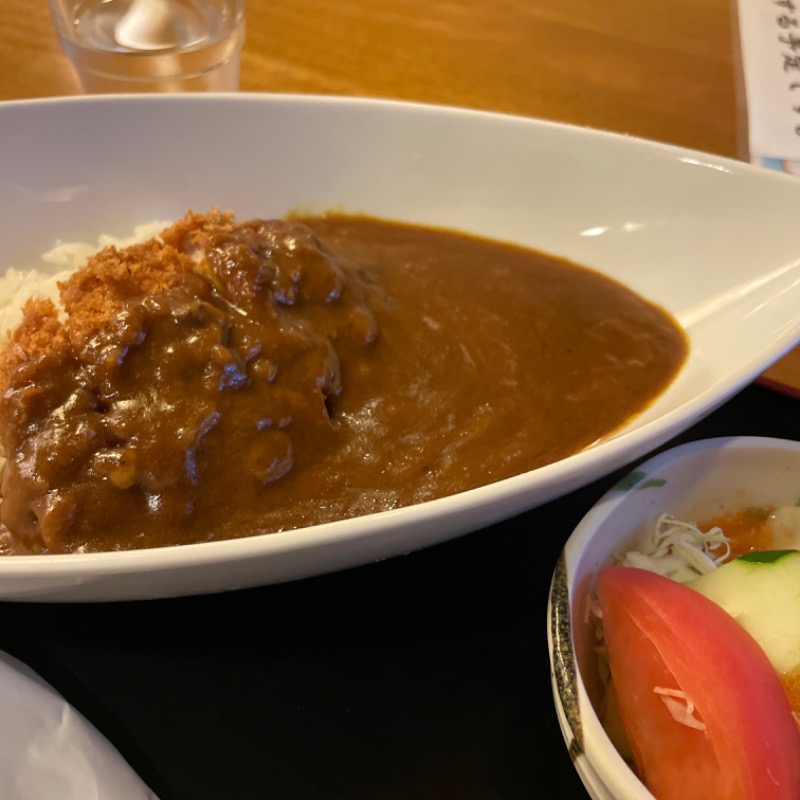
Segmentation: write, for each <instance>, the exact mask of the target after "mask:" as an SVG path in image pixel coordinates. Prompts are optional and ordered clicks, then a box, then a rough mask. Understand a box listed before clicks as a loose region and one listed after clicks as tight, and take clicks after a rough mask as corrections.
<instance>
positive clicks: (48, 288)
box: [0, 221, 171, 342]
mask: <svg viewBox="0 0 800 800" xmlns="http://www.w3.org/2000/svg"><path fill="white" fill-rule="evenodd" d="M170 224H171V223H169V222H159V221H154V222H147V223H145V224H143V225H137V226H136V227H135V228H134V229H133V234H132V235H131V236H129V237H127V238H123V239H120V238H116V237H114V236H108V235H107V234H101V235H100V236H99V238H98V239H97V241H96V242H95V243H91V242H63V241H61V240H60V239H58V240H57V241H56V243H55V245H54V246H53V248H52V249H51V250H48V251H47V252H46V253H43V254H42V262H43V263H42V264H41V265H40V266H38V267H35V268H33V269H26V270H22V269H13V268H12V269H9V270H7V271H6V273H5V275H3V276H0V342H2V341H3V340H4V339H5V336H6V332H8V331H12V330H14V328H16V327H17V325H19V323H20V322H21V321H22V306H23V305H24V304H25V301H26V300H29V299H30V298H32V297H44V298H50V299H51V300H52V301H53V302H54V303H55V304H56V306H58V305H60V303H59V294H58V283H59V282H60V281H65V280H66V279H67V278H69V276H70V275H71V274H72V273H73V272H74V271H75V270H76V269H78V268H79V267H82V266H83V265H84V264H85V263H86V260H87V259H88V258H89V256H91V255H94V254H95V253H96V252H98V250H102V249H103V248H104V247H109V246H111V245H113V246H114V247H118V248H122V247H128V246H129V245H132V244H137V243H138V242H144V241H147V240H148V239H152V238H153V237H154V236H157V235H158V234H159V233H161V231H162V230H164V228H166V227H168V226H169V225H170Z"/></svg>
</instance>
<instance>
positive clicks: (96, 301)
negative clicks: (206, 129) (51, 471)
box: [0, 209, 233, 386]
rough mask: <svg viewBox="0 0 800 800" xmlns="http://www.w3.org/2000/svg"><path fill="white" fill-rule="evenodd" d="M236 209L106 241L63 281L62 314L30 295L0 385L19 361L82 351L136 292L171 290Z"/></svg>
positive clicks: (0, 364) (2, 358) (2, 360)
mask: <svg viewBox="0 0 800 800" xmlns="http://www.w3.org/2000/svg"><path fill="white" fill-rule="evenodd" d="M232 227H233V215H232V214H230V213H222V212H220V211H218V210H216V209H214V210H213V211H211V212H210V213H208V214H195V213H193V212H191V211H190V212H189V213H187V214H186V216H184V217H183V219H181V220H179V221H178V222H176V223H175V224H174V225H172V226H171V227H169V228H168V229H167V230H165V231H164V232H163V233H162V234H161V236H160V238H158V239H150V240H148V241H146V242H143V243H142V244H135V245H132V246H130V247H126V248H124V249H119V250H118V249H117V248H116V247H106V248H104V249H103V250H101V251H100V252H99V253H97V254H95V255H94V256H91V257H90V258H89V260H88V261H87V262H86V264H85V265H84V266H83V267H81V268H80V269H79V270H77V271H76V272H75V273H74V274H73V275H71V276H70V277H69V279H67V280H66V281H63V282H61V283H59V285H58V287H59V291H60V295H61V305H62V308H63V311H64V314H63V315H61V317H59V314H58V311H57V309H56V307H55V306H54V305H53V303H52V302H50V301H49V300H42V299H37V300H30V301H28V303H26V305H25V306H24V308H23V318H22V322H21V324H20V325H19V327H18V328H17V329H16V330H15V331H14V332H13V333H12V334H11V335H9V337H8V339H7V340H6V342H5V343H4V344H3V347H2V349H1V350H0V385H2V386H7V385H8V381H9V379H10V376H11V375H12V374H13V373H14V371H15V370H16V368H17V367H18V366H20V365H21V364H23V363H25V362H28V361H31V360H33V359H34V358H41V357H42V356H44V355H50V354H53V355H54V354H55V351H57V350H60V351H66V350H68V349H72V351H73V352H77V351H79V350H80V349H81V348H82V346H83V345H85V344H86V342H88V341H89V340H90V339H91V338H92V337H93V336H95V335H96V334H97V333H99V332H101V331H102V330H103V329H104V328H106V327H107V326H108V325H110V324H111V323H112V322H113V321H114V319H115V318H116V317H117V315H118V314H119V312H120V311H121V310H122V308H123V307H124V305H125V303H126V302H128V301H130V300H131V299H133V298H136V297H141V296H143V295H146V294H156V293H161V292H166V291H168V290H169V289H170V288H171V287H173V286H174V285H175V284H176V283H177V282H178V281H179V280H180V277H181V275H183V274H184V273H185V272H187V271H188V270H192V269H195V268H196V266H197V264H196V261H195V260H194V259H193V258H192V257H191V256H190V255H187V252H191V251H192V250H193V249H195V248H197V247H199V246H201V245H202V243H203V241H204V240H205V238H206V236H207V233H208V232H209V231H211V230H214V231H220V230H230V229H231V228H232Z"/></svg>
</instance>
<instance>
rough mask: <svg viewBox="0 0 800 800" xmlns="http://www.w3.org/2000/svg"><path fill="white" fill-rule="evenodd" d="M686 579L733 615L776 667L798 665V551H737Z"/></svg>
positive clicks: (787, 669) (784, 668) (786, 668)
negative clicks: (740, 553) (738, 554)
mask: <svg viewBox="0 0 800 800" xmlns="http://www.w3.org/2000/svg"><path fill="white" fill-rule="evenodd" d="M688 585H689V586H691V587H692V588H693V589H695V590H697V591H698V592H700V593H701V594H704V595H705V596H706V597H708V598H709V599H710V600H713V601H714V602H715V603H716V604H717V605H719V606H722V608H724V609H725V610H726V611H727V612H728V613H729V614H730V615H731V616H732V617H734V618H735V619H736V620H737V621H738V622H739V624H740V625H741V626H742V627H743V628H744V629H745V630H746V631H747V632H748V633H749V634H750V635H751V636H752V637H753V638H754V639H755V640H756V641H757V642H758V643H759V644H760V645H761V648H762V650H764V652H765V653H766V654H767V657H768V658H769V660H770V661H771V662H772V665H773V666H774V667H775V669H776V670H777V671H778V672H779V673H782V674H786V673H788V672H790V671H791V670H793V669H795V668H796V667H798V666H800V551H797V550H773V551H763V552H759V553H752V554H749V555H746V556H741V557H740V558H737V559H734V560H733V561H729V562H728V563H727V564H723V565H722V566H720V567H717V569H715V570H712V571H711V572H709V573H708V574H706V575H703V576H701V577H700V578H696V579H695V580H693V581H691V582H690V583H689V584H688Z"/></svg>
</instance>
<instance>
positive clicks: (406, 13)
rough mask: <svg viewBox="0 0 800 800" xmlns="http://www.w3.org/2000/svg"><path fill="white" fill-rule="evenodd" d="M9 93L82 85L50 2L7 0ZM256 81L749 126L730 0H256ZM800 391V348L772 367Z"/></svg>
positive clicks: (728, 151)
mask: <svg viewBox="0 0 800 800" xmlns="http://www.w3.org/2000/svg"><path fill="white" fill-rule="evenodd" d="M2 5H3V8H2V10H0V23H2V24H1V25H0V64H2V69H0V100H8V99H13V98H28V97H47V96H53V95H65V94H76V93H78V92H79V91H80V87H79V84H78V81H77V80H76V78H75V75H74V73H73V71H72V68H71V65H70V63H69V62H68V60H67V59H66V58H65V56H64V55H63V54H62V53H61V51H60V48H59V46H58V42H57V39H56V36H55V32H54V30H53V26H52V23H51V21H50V16H49V13H48V10H47V5H46V3H45V2H44V0H4V2H3V4H2ZM247 18H248V36H247V41H246V44H245V47H244V52H243V56H242V79H241V88H242V90H244V91H268V92H311V93H325V94H346V95H364V96H370V97H386V98H397V99H406V100H418V101H423V102H431V103H444V104H450V105H461V106H471V107H476V108H481V109H489V110H494V111H503V112H509V113H513V114H523V115H527V116H535V117H543V118H546V119H553V120H560V121H564V122H570V123H575V124H578V125H587V126H591V127H597V128H604V129H608V130H613V131H621V132H625V133H628V134H632V135H635V136H642V137H646V138H650V139H657V140H661V141H665V142H670V143H673V144H678V145H683V146H686V147H692V148H697V149H700V150H706V151H709V152H713V153H717V154H719V155H724V156H732V157H736V156H737V155H739V154H741V153H742V152H744V149H743V146H742V141H741V137H738V138H737V130H741V125H740V124H739V122H740V118H741V113H740V112H741V109H739V110H737V102H736V91H735V86H736V80H735V72H736V65H735V59H734V55H733V54H734V50H735V48H734V44H733V41H732V34H731V28H732V26H731V11H730V8H729V4H728V2H726V0H668V2H663V3H658V4H649V5H647V6H646V7H643V6H642V4H641V3H639V2H636V0H606V2H602V3H598V2H597V1H596V0H572V2H565V0H336V1H335V2H331V0H247ZM765 377H766V378H767V379H769V380H771V381H774V382H777V383H780V384H784V385H786V384H788V385H790V386H792V387H794V388H795V389H796V390H797V391H798V392H800V349H798V350H795V351H794V352H793V353H791V354H790V355H789V356H787V357H786V358H784V359H783V360H782V361H780V362H779V363H778V364H776V365H775V366H774V367H773V368H772V369H770V370H769V371H768V372H767V373H766V376H765Z"/></svg>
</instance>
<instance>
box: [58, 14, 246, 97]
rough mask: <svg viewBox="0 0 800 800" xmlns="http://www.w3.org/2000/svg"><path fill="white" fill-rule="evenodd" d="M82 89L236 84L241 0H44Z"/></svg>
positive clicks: (151, 89) (206, 87)
mask: <svg viewBox="0 0 800 800" xmlns="http://www.w3.org/2000/svg"><path fill="white" fill-rule="evenodd" d="M48 2H49V4H50V11H51V12H52V15H53V20H54V22H55V26H56V30H57V32H58V36H59V39H60V41H61V46H62V48H63V49H64V52H65V53H66V54H67V55H68V56H69V58H70V59H71V61H72V63H73V64H74V65H75V68H76V70H77V72H78V76H79V77H80V80H81V83H82V84H83V88H84V91H86V92H89V93H93V94H97V93H119V92H125V93H127V92H202V91H235V90H236V89H238V88H239V52H240V50H241V47H242V43H243V41H244V27H245V26H244V0H48Z"/></svg>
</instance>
